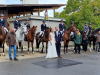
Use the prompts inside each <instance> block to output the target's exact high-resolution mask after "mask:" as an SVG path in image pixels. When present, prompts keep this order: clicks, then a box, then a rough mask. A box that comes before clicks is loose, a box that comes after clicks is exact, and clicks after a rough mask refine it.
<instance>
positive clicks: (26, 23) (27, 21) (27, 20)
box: [24, 19, 30, 31]
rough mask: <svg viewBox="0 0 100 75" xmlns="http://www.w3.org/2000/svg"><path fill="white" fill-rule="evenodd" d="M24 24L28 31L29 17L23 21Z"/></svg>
mask: <svg viewBox="0 0 100 75" xmlns="http://www.w3.org/2000/svg"><path fill="white" fill-rule="evenodd" d="M24 25H26V27H27V31H29V29H30V24H29V19H26V22H25V23H24Z"/></svg>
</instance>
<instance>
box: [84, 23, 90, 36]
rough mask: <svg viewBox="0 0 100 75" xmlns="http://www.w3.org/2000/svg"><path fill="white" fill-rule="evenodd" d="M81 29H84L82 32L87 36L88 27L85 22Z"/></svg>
mask: <svg viewBox="0 0 100 75" xmlns="http://www.w3.org/2000/svg"><path fill="white" fill-rule="evenodd" d="M83 29H84V32H86V33H87V35H88V32H89V27H88V26H87V22H85V25H84V26H83Z"/></svg>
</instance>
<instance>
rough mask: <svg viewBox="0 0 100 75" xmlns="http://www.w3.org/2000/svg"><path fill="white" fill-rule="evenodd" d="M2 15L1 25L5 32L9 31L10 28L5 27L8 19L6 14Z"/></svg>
mask: <svg viewBox="0 0 100 75" xmlns="http://www.w3.org/2000/svg"><path fill="white" fill-rule="evenodd" d="M0 17H1V18H0V25H1V26H2V28H3V29H4V30H5V33H6V32H7V33H8V30H7V28H6V27H5V23H6V21H5V20H4V15H3V14H1V15H0Z"/></svg>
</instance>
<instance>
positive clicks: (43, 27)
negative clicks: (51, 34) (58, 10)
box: [39, 20, 46, 38]
mask: <svg viewBox="0 0 100 75" xmlns="http://www.w3.org/2000/svg"><path fill="white" fill-rule="evenodd" d="M42 22H43V24H41V32H40V34H39V38H41V37H42V36H43V35H42V34H43V32H45V30H46V24H45V20H43V21H42Z"/></svg>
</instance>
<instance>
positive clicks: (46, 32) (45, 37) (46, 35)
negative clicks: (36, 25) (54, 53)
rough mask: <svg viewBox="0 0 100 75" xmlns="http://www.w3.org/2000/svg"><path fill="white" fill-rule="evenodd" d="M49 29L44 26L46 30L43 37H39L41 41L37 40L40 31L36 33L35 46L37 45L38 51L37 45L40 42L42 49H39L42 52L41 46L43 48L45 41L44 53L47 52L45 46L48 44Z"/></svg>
mask: <svg viewBox="0 0 100 75" xmlns="http://www.w3.org/2000/svg"><path fill="white" fill-rule="evenodd" d="M50 29H51V28H49V27H47V28H46V31H45V32H44V35H43V37H42V38H41V41H39V37H38V36H39V34H40V32H38V33H37V34H36V46H37V49H38V51H39V45H40V43H41V42H42V50H41V53H43V48H44V42H46V53H47V46H48V41H49V33H50Z"/></svg>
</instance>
